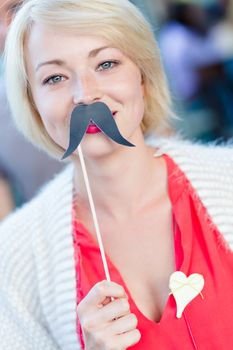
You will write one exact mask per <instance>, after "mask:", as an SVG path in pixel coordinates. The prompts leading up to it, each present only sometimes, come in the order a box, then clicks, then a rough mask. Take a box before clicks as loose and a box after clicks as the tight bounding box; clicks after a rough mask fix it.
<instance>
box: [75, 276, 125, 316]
mask: <svg viewBox="0 0 233 350" xmlns="http://www.w3.org/2000/svg"><path fill="white" fill-rule="evenodd" d="M125 297H126V293H125V291H124V288H123V287H122V286H120V285H119V284H117V283H114V282H108V281H101V282H99V283H97V284H95V286H94V287H93V288H92V289H91V290H90V292H89V293H88V294H87V295H86V297H85V298H84V299H83V300H82V301H81V302H80V303H79V305H78V308H77V312H78V316H79V318H81V317H82V316H83V314H85V313H87V312H89V311H91V310H96V308H97V307H98V305H99V306H101V307H102V306H103V305H102V304H103V303H104V302H105V301H106V298H125Z"/></svg>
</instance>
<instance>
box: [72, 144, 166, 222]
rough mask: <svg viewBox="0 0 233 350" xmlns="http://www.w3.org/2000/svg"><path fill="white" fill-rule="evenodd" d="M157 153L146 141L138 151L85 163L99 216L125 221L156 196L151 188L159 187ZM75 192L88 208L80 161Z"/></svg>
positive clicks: (122, 149)
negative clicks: (156, 184)
mask: <svg viewBox="0 0 233 350" xmlns="http://www.w3.org/2000/svg"><path fill="white" fill-rule="evenodd" d="M154 152H155V150H153V149H151V148H149V147H148V146H146V145H145V143H144V140H143V139H142V140H141V142H138V143H137V145H136V147H135V148H119V149H118V150H117V151H116V152H113V153H112V154H110V155H108V156H106V157H103V158H101V159H99V158H98V159H91V160H90V159H87V160H86V161H85V163H86V168H87V174H88V178H89V182H90V187H91V192H92V195H93V199H94V203H95V207H96V210H97V212H98V214H99V213H101V215H102V216H104V215H107V216H108V217H109V216H111V217H113V218H115V219H123V218H124V217H129V216H130V215H131V214H132V213H135V211H137V208H138V205H139V203H140V205H143V201H145V202H147V201H148V197H149V196H151V195H152V191H151V185H153V186H155V183H156V179H155V171H154V167H155V160H154V158H153V153H154ZM116 153H117V154H116ZM160 164H161V163H160ZM158 173H159V172H158ZM158 178H159V176H158ZM75 189H76V192H77V195H78V202H79V203H80V205H85V206H86V207H87V208H88V207H89V204H88V198H87V192H86V188H85V184H84V180H83V174H82V170H81V166H80V163H79V161H76V162H75ZM153 192H154V191H153Z"/></svg>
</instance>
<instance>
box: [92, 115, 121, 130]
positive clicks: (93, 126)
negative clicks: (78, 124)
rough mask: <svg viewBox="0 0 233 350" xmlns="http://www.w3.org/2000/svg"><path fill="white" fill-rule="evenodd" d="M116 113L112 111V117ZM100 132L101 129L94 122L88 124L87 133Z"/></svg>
mask: <svg viewBox="0 0 233 350" xmlns="http://www.w3.org/2000/svg"><path fill="white" fill-rule="evenodd" d="M116 113H117V112H112V115H113V117H114V116H115V115H116ZM100 132H102V131H101V130H100V129H99V128H98V126H96V125H95V124H90V125H89V126H88V128H87V131H86V133H87V134H98V133H100Z"/></svg>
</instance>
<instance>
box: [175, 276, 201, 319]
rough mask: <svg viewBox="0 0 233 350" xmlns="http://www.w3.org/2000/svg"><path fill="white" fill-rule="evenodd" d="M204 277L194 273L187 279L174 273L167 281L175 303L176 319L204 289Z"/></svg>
mask: <svg viewBox="0 0 233 350" xmlns="http://www.w3.org/2000/svg"><path fill="white" fill-rule="evenodd" d="M204 283H205V281H204V277H203V276H202V275H201V274H199V273H194V274H192V275H190V276H189V277H187V276H186V275H185V274H184V273H183V272H181V271H176V272H174V273H173V274H172V275H171V277H170V281H169V288H170V290H171V293H170V294H173V296H174V298H175V301H176V307H177V311H176V317H177V318H181V316H182V313H183V311H184V309H185V307H186V306H187V305H188V304H189V303H190V302H191V301H192V300H193V299H194V298H195V297H196V296H197V295H198V294H200V295H201V297H202V298H203V296H202V294H201V291H202V289H203V287H204Z"/></svg>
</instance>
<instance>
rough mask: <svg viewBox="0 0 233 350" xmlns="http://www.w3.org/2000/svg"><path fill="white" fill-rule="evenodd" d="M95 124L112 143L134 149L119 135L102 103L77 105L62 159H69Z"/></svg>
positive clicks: (113, 121) (110, 115) (72, 115)
mask: <svg viewBox="0 0 233 350" xmlns="http://www.w3.org/2000/svg"><path fill="white" fill-rule="evenodd" d="M93 123H94V124H95V125H96V126H97V127H98V128H99V129H100V130H101V131H102V132H103V133H104V134H105V135H106V136H108V137H109V138H110V139H112V140H113V141H115V142H117V143H119V144H121V145H124V146H129V147H135V146H134V145H133V144H132V143H130V142H129V141H127V140H126V139H125V138H124V137H123V136H122V135H121V133H120V131H119V129H118V127H117V124H116V122H115V120H114V118H113V115H112V112H111V111H110V109H109V108H108V106H107V105H106V104H105V103H103V102H95V103H92V104H90V105H85V104H83V105H79V106H77V107H75V108H74V110H73V112H72V113H71V119H70V141H69V146H68V149H67V150H66V152H65V154H64V155H63V157H62V159H65V158H67V157H69V156H70V155H71V154H72V153H73V152H74V151H75V150H76V148H77V147H78V145H79V144H80V142H81V141H82V138H83V136H84V135H85V133H86V131H87V128H88V126H89V125H90V124H93Z"/></svg>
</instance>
